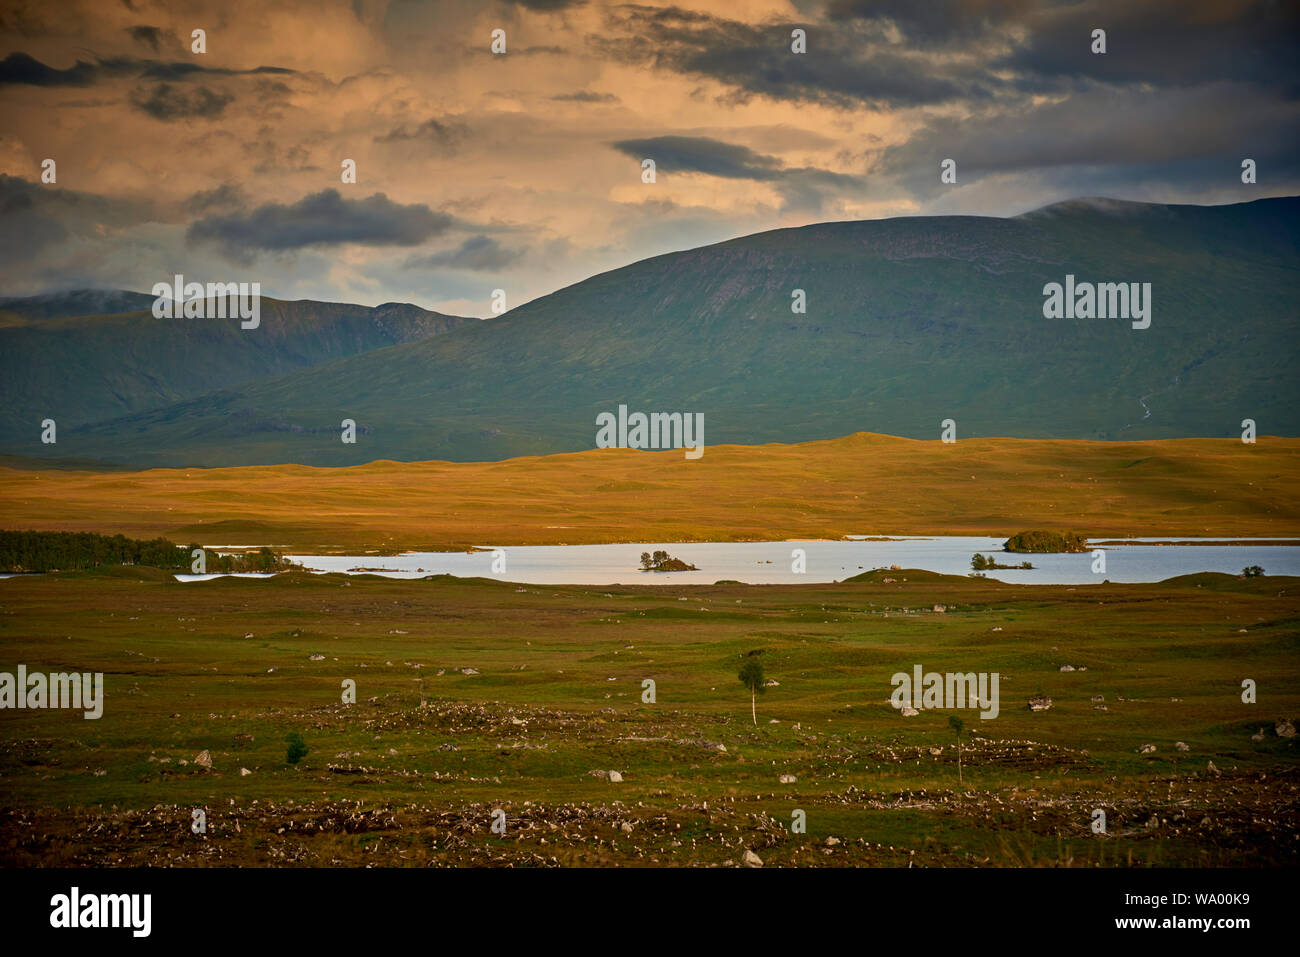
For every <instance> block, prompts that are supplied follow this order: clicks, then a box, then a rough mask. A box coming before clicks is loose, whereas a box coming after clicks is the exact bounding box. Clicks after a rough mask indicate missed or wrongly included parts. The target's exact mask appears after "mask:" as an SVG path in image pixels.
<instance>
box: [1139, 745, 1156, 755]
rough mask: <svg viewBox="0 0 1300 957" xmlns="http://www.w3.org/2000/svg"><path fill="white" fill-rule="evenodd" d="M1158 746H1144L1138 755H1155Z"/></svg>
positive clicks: (1140, 748)
mask: <svg viewBox="0 0 1300 957" xmlns="http://www.w3.org/2000/svg"><path fill="white" fill-rule="evenodd" d="M1155 753H1156V746H1155V745H1154V744H1144V745H1142V746H1141V747H1139V748H1138V754H1155Z"/></svg>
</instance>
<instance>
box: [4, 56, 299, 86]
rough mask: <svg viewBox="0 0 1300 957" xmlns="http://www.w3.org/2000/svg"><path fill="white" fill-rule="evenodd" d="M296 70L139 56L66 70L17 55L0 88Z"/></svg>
mask: <svg viewBox="0 0 1300 957" xmlns="http://www.w3.org/2000/svg"><path fill="white" fill-rule="evenodd" d="M294 72H296V71H294V70H289V69H285V68H283V67H275V66H259V67H257V68H255V69H252V70H227V69H222V68H220V67H208V66H199V65H198V64H196V63H184V62H179V63H177V62H170V63H161V62H159V61H157V60H141V59H138V58H136V57H107V58H101V59H96V60H95V61H94V62H90V61H87V60H78V61H77V62H76V63H75V64H74V65H72V66H70V67H68V68H67V69H66V70H59V69H55V68H54V67H51V66H46V65H45V64H44V63H42V62H41V61H40V60H37V59H35V58H34V57H31V56H28V55H27V54H26V53H21V52H15V53H11V54H9V55H8V56H7V57H5V58H4V59H3V60H0V86H8V85H18V84H25V85H28V86H90V85H91V84H94V83H99V82H101V81H103V80H107V79H112V78H114V77H118V76H137V77H143V78H145V79H156V80H183V79H186V78H188V77H191V76H199V75H211V76H254V75H257V74H263V73H277V74H292V73H294Z"/></svg>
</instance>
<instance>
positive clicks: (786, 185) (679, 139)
mask: <svg viewBox="0 0 1300 957" xmlns="http://www.w3.org/2000/svg"><path fill="white" fill-rule="evenodd" d="M612 145H613V147H614V148H615V149H616V150H618V151H619V152H620V153H623V154H625V155H627V156H630V157H632V158H634V159H637V160H641V159H652V160H654V161H655V169H656V171H657V172H660V173H667V174H669V175H671V174H672V173H674V172H686V173H703V174H705V175H707V176H718V177H721V178H723V179H747V180H754V181H755V182H762V183H771V184H772V186H773V188H775V189H776V191H777V193H778V194H780V196H781V198H782V211H783V212H789V211H799V212H805V213H817V212H820V211H821V208H822V206H823V203H824V201H825V199H826V197H827V194H829V193H834V192H845V191H853V190H860V189H861V187H862V184H861V181H860V180H859V178H858V177H856V176H847V175H845V174H843V173H834V172H831V171H830V170H824V169H817V168H815V167H791V166H783V165H782V164H781V162H780V161H779V160H777V159H776V158H775V157H772V156H765V155H763V154H762V153H757V152H755V151H754V150H751V149H750V148H749V147H747V146H739V145H737V144H735V143H724V142H723V141H721V140H715V139H712V138H710V137H707V136H654V137H649V138H647V139H634V140H620V141H618V142H616V143H614V144H612Z"/></svg>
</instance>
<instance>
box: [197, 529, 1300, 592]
mask: <svg viewBox="0 0 1300 957" xmlns="http://www.w3.org/2000/svg"><path fill="white" fill-rule="evenodd" d="M1101 540H1102V539H1098V541H1101ZM1175 540H1176V539H1173V538H1164V539H1148V541H1175ZM1177 540H1181V541H1195V539H1177ZM1003 541H1005V538H982V537H966V536H945V537H931V538H899V539H896V540H894V541H837V542H827V541H789V542H690V543H684V544H672V543H666V542H658V543H643V544H633V545H520V546H484V547H485V548H492V547H499V548H501V549H502V550H503V551H504V553H505V570H504V571H503V572H501V573H499V574H493V571H492V565H493V553H492V552H491V551H486V550H485V551H478V552H472V553H466V552H410V553H408V554H405V555H395V556H387V557H382V558H381V557H377V556H374V555H352V556H348V555H290V556H288V557H289V558H290V560H292V561H294V562H298V563H300V564H301V565H303V566H304V567H306V568H308V569H310V570H312V571H321V572H326V571H328V572H349V571H353V572H354V573H358V574H359V573H360V572H355V570H356V569H366V570H368V571H369V572H370V573H371V574H378V575H387V576H389V577H393V578H422V577H424V576H425V575H458V576H479V577H483V578H498V579H501V580H503V581H511V582H520V583H527V584H536V585H561V584H574V585H579V584H581V585H614V584H623V585H697V584H712V583H714V582H716V581H721V580H731V581H740V582H746V583H749V584H777V583H796V584H797V583H799V582H830V581H842V580H843V579H845V578H849V577H851V576H853V575H857V574H860V573H861V572H864V571H869V570H871V569H873V568H889V567H890V566H891V565H897V566H898V567H900V568H923V569H926V570H928V571H934V572H941V573H943V574H947V575H967V574H969V573H970V571H971V567H970V560H971V556H972V555H973V554H975V552H977V551H978V552H981V553H983V554H986V555H993V556H994V557H995V558H996V560H997V561H998V562H1001V563H1003V564H1007V565H1011V564H1019V563H1020V562H1021V561H1025V560H1028V561H1031V562H1033V564H1034V568H1033V569H1032V570H1021V569H1008V570H997V571H988V572H985V573H984V574H985V576H986V577H988V578H996V579H999V580H1001V581H1007V582H1018V583H1024V584H1038V585H1061V584H1066V585H1068V584H1086V583H1091V582H1100V581H1102V580H1103V579H1109V580H1110V581H1113V582H1152V581H1160V580H1161V579H1165V578H1172V577H1174V576H1176V575H1186V574H1191V573H1193V572H1227V573H1229V574H1234V575H1235V574H1238V573H1240V572H1241V570H1242V568H1244V567H1245V566H1247V565H1260V566H1262V567H1263V568H1264V571H1265V573H1266V574H1270V575H1300V542H1298V543H1297V544H1296V545H1249V544H1243V545H1123V546H1111V547H1108V548H1106V549H1104V552H1105V556H1106V570H1105V573H1104V574H1094V573H1093V571H1092V567H1093V563H1094V559H1093V557H1092V554H1091V553H1080V554H1069V555H1065V554H1061V555H1022V554H1012V553H1008V552H1003V551H1002V550H1001V548H1002V542H1003ZM1133 541H1140V540H1139V539H1134V540H1133ZM1207 541H1219V542H1221V541H1225V539H1224V538H1216V539H1207ZM1241 541H1248V540H1245V539H1242V540H1241ZM659 549H662V550H664V551H666V552H668V553H669V554H670V555H672V556H673V557H674V558H680V559H682V560H683V561H685V562H686V563H687V564H691V565H695V566H697V567H698V568H699V571H694V572H642V571H640V565H641V562H640V559H641V553H642V552H646V551H649V552H654V551H656V550H659ZM797 549H801V550H802V551H803V552H804V553H805V556H806V557H805V568H806V571H805V572H804V573H803V574H797V573H795V572H794V571H792V570H791V569H792V566H793V563H794V562H795V560H796V557H797V556H796V555H795V554H794V553H795V550H797ZM187 577H188V576H187Z"/></svg>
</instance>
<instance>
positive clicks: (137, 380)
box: [0, 290, 477, 458]
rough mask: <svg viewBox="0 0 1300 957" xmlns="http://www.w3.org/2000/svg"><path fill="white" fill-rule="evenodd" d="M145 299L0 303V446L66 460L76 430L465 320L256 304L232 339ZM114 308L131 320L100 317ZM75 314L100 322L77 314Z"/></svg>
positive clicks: (229, 327) (229, 328) (110, 294)
mask: <svg viewBox="0 0 1300 957" xmlns="http://www.w3.org/2000/svg"><path fill="white" fill-rule="evenodd" d="M141 300H146V301H147V305H144V306H142V305H141ZM152 302H153V297H152V296H145V295H143V294H142V293H133V292H116V291H107V292H104V291H99V290H77V291H74V292H70V293H63V294H58V295H51V296H35V297H27V298H24V299H6V300H0V409H3V412H0V442H2V443H3V444H4V445H5V447H8V448H14V449H23V450H24V451H28V452H31V453H33V454H48V455H56V454H58V455H62V454H63V453H64V452H65V451H68V452H71V451H72V444H71V443H68V442H67V441H66V439H65V436H66V435H67V434H68V430H70V429H71V428H73V427H74V426H77V425H82V424H85V423H88V422H94V421H99V420H103V419H110V418H116V417H119V416H124V415H129V414H132V413H138V412H142V411H144V410H148V409H155V408H160V407H164V406H169V405H172V404H173V403H176V402H178V401H185V400H188V399H193V398H195V397H198V396H202V395H204V394H206V393H209V392H212V391H213V390H216V389H226V388H233V387H238V386H241V385H243V384H245V383H249V382H252V381H255V380H257V379H259V378H266V377H275V376H281V375H284V374H285V373H287V372H293V371H297V370H301V369H305V368H307V367H310V366H312V365H316V364H319V363H322V362H328V361H331V360H335V359H340V358H344V357H348V356H355V355H357V354H359V353H362V352H366V351H369V350H372V349H378V348H382V347H385V346H392V345H395V344H399V343H409V342H414V341H417V340H419V339H423V338H427V337H429V336H434V335H438V334H440V333H443V332H447V331H449V330H451V329H454V328H456V327H457V326H461V325H464V324H466V323H473V322H476V321H477V320H474V319H465V318H461V317H458V316H444V315H441V314H440V313H436V312H429V311H427V310H424V309H421V308H419V307H418V306H413V305H410V304H406V303H387V304H385V305H382V306H375V307H373V308H372V307H369V306H354V305H348V304H344V303H332V302H312V301H310V300H301V301H297V302H284V301H280V300H276V299H269V298H266V297H263V298H262V307H261V309H262V312H261V323H260V325H259V327H258V328H256V329H249V330H244V329H241V328H240V326H239V322H238V320H233V319H232V320H220V319H157V318H155V317H154V316H153V313H152V312H151V306H152ZM119 306H124V307H126V308H128V309H130V310H133V311H128V312H120V313H113V312H111V310H113V309H115V308H117V307H119ZM80 308H95V309H100V310H105V311H106V313H99V314H92V315H78V314H76V312H75V310H77V309H80ZM45 418H52V419H54V420H55V422H56V423H57V424H58V429H59V435H58V438H59V441H58V443H56V444H54V445H50V446H44V447H42V446H41V444H40V423H41V421H42V420H43V419H45ZM33 443H34V444H35V446H36V448H33ZM95 457H97V458H104V457H106V456H103V455H97V456H95Z"/></svg>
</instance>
